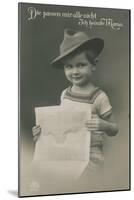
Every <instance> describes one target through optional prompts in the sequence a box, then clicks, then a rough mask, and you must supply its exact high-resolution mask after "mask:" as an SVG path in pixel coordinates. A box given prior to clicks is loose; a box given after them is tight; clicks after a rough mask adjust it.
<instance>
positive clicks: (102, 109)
mask: <svg viewBox="0 0 134 200" xmlns="http://www.w3.org/2000/svg"><path fill="white" fill-rule="evenodd" d="M95 107H96V110H97V113H98V114H99V116H100V117H103V118H104V117H106V116H108V115H110V114H111V113H112V106H111V103H110V101H109V98H108V96H107V94H106V93H105V92H102V93H100V94H99V95H98V97H97V98H96V100H95Z"/></svg>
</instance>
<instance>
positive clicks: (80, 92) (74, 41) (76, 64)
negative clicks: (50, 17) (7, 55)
mask: <svg viewBox="0 0 134 200" xmlns="http://www.w3.org/2000/svg"><path fill="white" fill-rule="evenodd" d="M103 47H104V41H103V40H102V39H101V38H93V39H90V38H89V37H88V35H86V33H84V32H82V31H73V30H65V31H64V39H63V42H62V44H61V46H60V56H58V57H57V58H56V59H55V60H54V61H53V62H52V66H53V67H56V68H61V69H64V72H65V76H66V78H67V79H68V81H69V82H70V83H71V86H70V87H68V88H66V89H65V90H64V91H63V92H62V94H61V105H63V104H64V105H67V104H73V105H74V103H75V102H76V103H77V106H81V105H85V106H86V105H91V108H92V118H91V119H90V120H87V121H86V122H85V127H86V128H87V130H89V131H90V132H91V149H90V163H89V165H90V166H91V167H93V168H95V167H96V166H100V165H102V164H103V161H104V158H103V135H104V133H105V134H107V135H108V136H115V135H116V134H117V132H118V128H117V125H116V123H115V122H114V119H113V114H112V106H111V104H110V102H109V98H108V96H107V94H106V93H105V92H104V91H102V90H101V89H100V88H99V87H96V86H95V85H94V83H93V81H92V77H93V75H94V72H95V70H96V65H97V62H98V55H99V54H100V53H101V51H102V49H103ZM78 103H79V105H78ZM40 133H41V127H40V126H35V127H33V136H34V140H35V141H37V139H38V137H39V135H40Z"/></svg>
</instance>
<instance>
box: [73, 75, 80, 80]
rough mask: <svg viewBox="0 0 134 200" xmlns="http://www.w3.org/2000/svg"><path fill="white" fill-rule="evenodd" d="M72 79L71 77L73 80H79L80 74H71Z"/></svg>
mask: <svg viewBox="0 0 134 200" xmlns="http://www.w3.org/2000/svg"><path fill="white" fill-rule="evenodd" d="M72 79H73V80H80V79H81V77H80V76H73V77H72Z"/></svg>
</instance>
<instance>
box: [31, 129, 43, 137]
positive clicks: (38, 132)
mask: <svg viewBox="0 0 134 200" xmlns="http://www.w3.org/2000/svg"><path fill="white" fill-rule="evenodd" d="M32 133H33V136H34V135H38V134H40V133H41V128H38V129H35V130H33V131H32Z"/></svg>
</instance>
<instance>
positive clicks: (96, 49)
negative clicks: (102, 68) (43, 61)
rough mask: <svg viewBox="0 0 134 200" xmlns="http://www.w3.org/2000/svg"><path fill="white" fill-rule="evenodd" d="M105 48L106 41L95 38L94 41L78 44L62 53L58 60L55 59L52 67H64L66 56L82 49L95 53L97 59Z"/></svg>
mask: <svg viewBox="0 0 134 200" xmlns="http://www.w3.org/2000/svg"><path fill="white" fill-rule="evenodd" d="M103 47H104V40H103V39H101V38H93V39H89V40H86V41H84V42H82V43H80V44H78V45H77V46H75V47H72V48H71V49H69V50H68V51H66V52H64V53H62V54H61V55H60V56H58V57H57V58H55V59H54V60H53V61H52V62H51V65H52V66H53V67H56V68H62V67H63V66H61V62H62V60H63V59H64V58H65V57H66V56H68V55H70V54H72V53H73V52H75V51H76V50H79V49H81V48H82V49H88V50H90V51H91V52H93V56H94V58H95V57H97V56H98V55H99V54H100V53H101V51H102V49H103Z"/></svg>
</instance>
